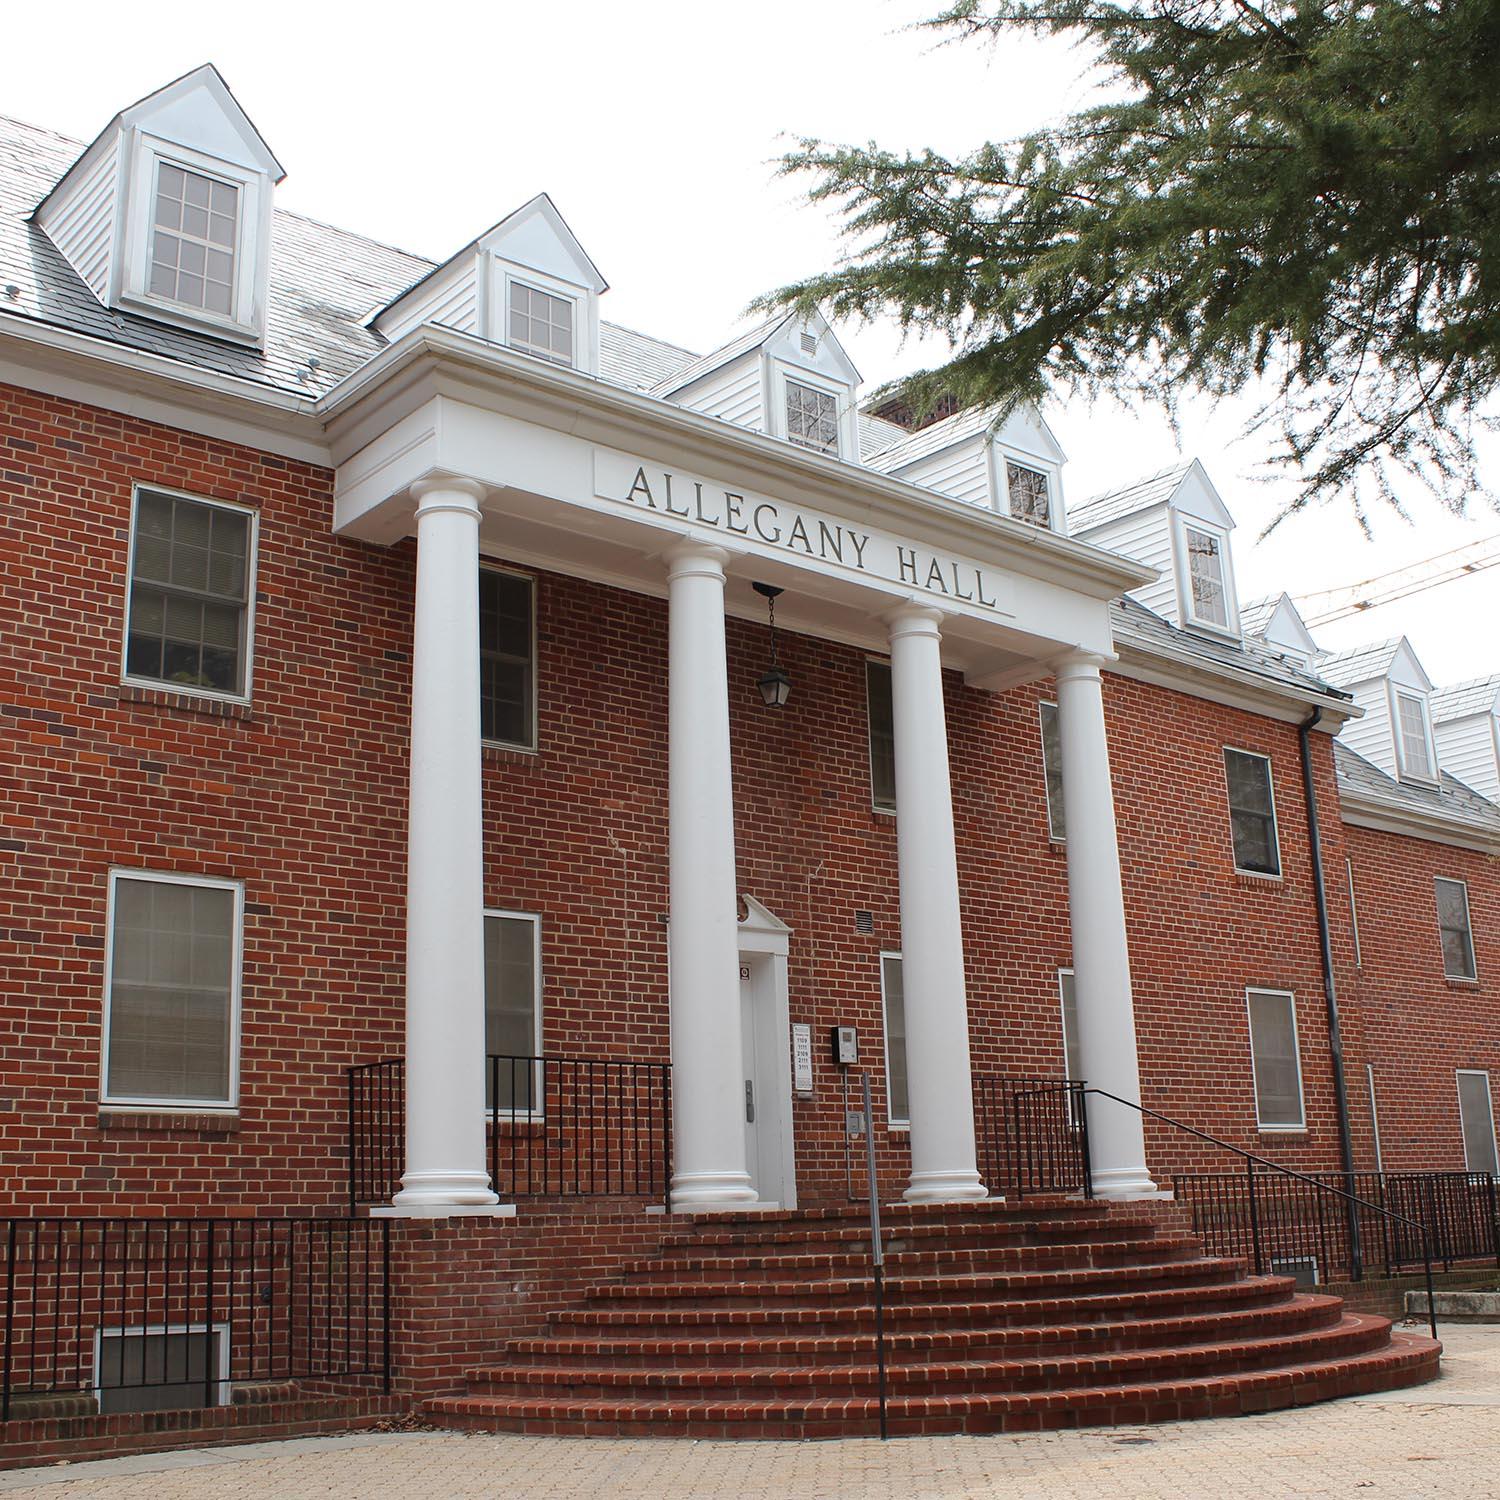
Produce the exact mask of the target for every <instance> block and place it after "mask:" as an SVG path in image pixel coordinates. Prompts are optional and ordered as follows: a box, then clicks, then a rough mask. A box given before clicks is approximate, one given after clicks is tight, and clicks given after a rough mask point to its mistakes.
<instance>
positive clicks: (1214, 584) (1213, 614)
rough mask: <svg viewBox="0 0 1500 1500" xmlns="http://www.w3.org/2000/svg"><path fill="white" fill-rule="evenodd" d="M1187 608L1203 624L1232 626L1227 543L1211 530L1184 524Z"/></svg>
mask: <svg viewBox="0 0 1500 1500" xmlns="http://www.w3.org/2000/svg"><path fill="white" fill-rule="evenodd" d="M1182 534H1183V543H1184V546H1185V548H1186V551H1187V572H1188V576H1187V593H1188V611H1189V613H1190V614H1191V616H1192V618H1193V619H1194V620H1195V621H1197V622H1198V623H1199V624H1201V625H1217V626H1218V627H1219V629H1220V630H1227V629H1228V628H1229V593H1228V589H1227V587H1226V585H1225V581H1224V543H1223V541H1222V540H1221V539H1220V538H1219V537H1218V536H1216V535H1215V534H1214V533H1213V532H1211V531H1204V530H1203V529H1202V528H1201V527H1198V526H1193V525H1190V524H1185V525H1184V526H1183V528H1182Z"/></svg>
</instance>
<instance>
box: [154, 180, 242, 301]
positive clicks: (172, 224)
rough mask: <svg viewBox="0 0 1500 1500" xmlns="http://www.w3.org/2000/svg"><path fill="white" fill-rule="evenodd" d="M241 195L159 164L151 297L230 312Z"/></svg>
mask: <svg viewBox="0 0 1500 1500" xmlns="http://www.w3.org/2000/svg"><path fill="white" fill-rule="evenodd" d="M239 207H240V190H239V188H238V187H235V186H234V185H233V184H231V183H227V182H219V181H217V180H216V179H214V178H212V177H205V176H204V175H203V174H202V173H201V172H192V171H189V170H188V169H187V168H186V167H179V166H174V165H173V164H172V163H171V162H169V161H159V162H158V163H157V170H156V211H155V215H154V218H153V221H152V222H153V227H152V232H151V279H150V283H149V289H150V293H151V295H152V296H153V297H166V298H169V299H170V300H171V301H173V302H180V303H182V304H183V305H184V306H186V307H192V308H201V309H204V310H206V311H208V312H211V313H217V314H219V315H220V316H221V317H225V318H227V317H230V316H231V315H232V313H233V310H234V260H235V246H236V245H237V243H238V240H239Z"/></svg>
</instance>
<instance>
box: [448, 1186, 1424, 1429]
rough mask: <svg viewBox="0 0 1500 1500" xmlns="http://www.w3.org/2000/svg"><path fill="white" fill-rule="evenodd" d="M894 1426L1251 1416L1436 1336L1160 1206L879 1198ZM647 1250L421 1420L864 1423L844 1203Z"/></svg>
mask: <svg viewBox="0 0 1500 1500" xmlns="http://www.w3.org/2000/svg"><path fill="white" fill-rule="evenodd" d="M886 1219H887V1233H886V1245H887V1248H888V1260H887V1275H886V1292H887V1306H886V1321H885V1327H886V1334H887V1340H886V1358H887V1376H888V1392H889V1396H890V1417H891V1426H892V1430H893V1431H897V1432H994V1431H1007V1430H1024V1429H1035V1428H1040V1427H1064V1426H1076V1425H1080V1424H1088V1423H1117V1422H1143V1421H1159V1420H1169V1419H1177V1418H1182V1417H1188V1416H1209V1415H1217V1414H1227V1413H1231V1412H1239V1411H1252V1410H1266V1409H1268V1408H1270V1407H1272V1406H1285V1405H1291V1404H1297V1403H1301V1402H1304V1401H1314V1400H1323V1399H1326V1398H1327V1397H1330V1396H1336V1395H1344V1394H1349V1393H1352V1392H1355V1391H1363V1390H1379V1389H1386V1388H1389V1387H1391V1386H1395V1385H1404V1384H1413V1383H1416V1382H1417V1381H1421V1380H1426V1379H1429V1378H1431V1376H1432V1375H1434V1374H1435V1373H1436V1370H1437V1358H1438V1353H1439V1347H1438V1345H1437V1344H1435V1343H1433V1342H1432V1341H1431V1340H1429V1339H1421V1338H1417V1337H1416V1336H1414V1335H1409V1334H1400V1335H1393V1334H1392V1332H1391V1325H1390V1321H1389V1319H1386V1318H1381V1317H1375V1316H1371V1315H1368V1314H1360V1313H1351V1312H1348V1311H1346V1310H1345V1308H1344V1305H1343V1303H1342V1302H1341V1301H1340V1299H1338V1298H1337V1297H1329V1296H1323V1295H1315V1296H1306V1295H1299V1294H1297V1292H1296V1288H1295V1286H1294V1284H1293V1282H1292V1281H1291V1280H1290V1278H1288V1277H1284V1276H1247V1275H1246V1274H1245V1268H1244V1266H1243V1265H1242V1264H1241V1263H1240V1262H1239V1261H1237V1260H1231V1259H1227V1258H1224V1257H1217V1256H1209V1255H1205V1254H1204V1253H1203V1250H1202V1246H1201V1244H1200V1243H1199V1242H1198V1241H1197V1240H1196V1239H1195V1238H1193V1237H1192V1236H1189V1235H1186V1234H1183V1233H1181V1232H1180V1230H1179V1229H1178V1228H1177V1225H1178V1224H1179V1223H1180V1222H1181V1221H1180V1218H1179V1217H1178V1216H1176V1215H1175V1214H1173V1213H1172V1212H1171V1211H1166V1212H1160V1213H1157V1212H1153V1211H1151V1210H1146V1209H1142V1208H1141V1207H1140V1206H1133V1207H1130V1208H1112V1207H1110V1206H1108V1205H1104V1204H1079V1203H1070V1202H1067V1201H1059V1200H1048V1201H1046V1202H1029V1203H1026V1204H1023V1205H1019V1206H1014V1205H1006V1204H1003V1203H992V1202H984V1203H977V1204H962V1205H954V1206H951V1207H948V1208H939V1207H935V1206H933V1205H927V1204H921V1205H905V1204H903V1205H896V1206H893V1207H892V1208H891V1209H890V1210H888V1211H887V1213H886ZM663 1227H664V1231H665V1232H664V1233H663V1236H662V1241H661V1246H660V1249H659V1251H658V1253H657V1254H656V1255H653V1256H649V1257H645V1258H642V1259H638V1260H636V1261H632V1262H630V1263H628V1265H627V1267H626V1269H625V1271H624V1273H623V1275H622V1276H621V1278H620V1279H619V1280H617V1281H613V1282H608V1283H601V1284H598V1285H594V1286H590V1287H587V1288H586V1289H585V1291H584V1302H583V1305H581V1306H575V1307H569V1308H564V1309H561V1310H559V1311H557V1312H555V1313H553V1314H552V1316H551V1318H550V1319H549V1324H550V1327H549V1330H548V1332H547V1333H545V1334H537V1335H534V1336H529V1337H525V1338H515V1339H511V1340H509V1341H507V1342H505V1343H504V1344H503V1345H501V1346H500V1348H499V1350H498V1352H497V1357H495V1358H493V1359H491V1360H488V1361H487V1362H486V1363H485V1364H483V1365H482V1366H479V1367H477V1368H475V1369H472V1370H470V1371H469V1372H468V1376H467V1390H466V1392H465V1393H464V1394H462V1395H456V1396H447V1397H442V1398H439V1399H436V1400H433V1401H430V1402H429V1403H427V1405H426V1411H427V1414H428V1415H429V1416H430V1417H431V1418H432V1419H433V1420H434V1421H436V1422H439V1423H440V1424H442V1425H445V1426H455V1427H467V1428H476V1429H487V1430H491V1431H524V1432H555V1433H575V1434H584V1435H587V1434H591V1433H610V1434H616V1435H632V1434H639V1435H649V1434H673V1435H680V1436H698V1437H833V1436H840V1435H844V1434H852V1433H867V1432H869V1431H870V1430H871V1429H872V1426H873V1425H874V1423H875V1420H876V1415H877V1402H876V1390H877V1383H876V1382H877V1374H876V1363H875V1340H874V1326H875V1310H874V1306H873V1304H872V1302H871V1290H872V1284H871V1279H870V1266H869V1257H868V1251H867V1248H866V1246H865V1245H864V1244H863V1243H862V1241H863V1238H864V1236H865V1235H866V1234H867V1233H868V1231H867V1229H866V1227H865V1225H864V1223H863V1220H862V1211H861V1210H859V1209H857V1208H856V1209H842V1208H840V1209H830V1210H822V1211H817V1212H814V1213H806V1214H797V1213H782V1212H772V1213H765V1214H741V1215H738V1216H735V1217H730V1218H721V1217H705V1218H701V1219H691V1220H688V1221H686V1223H685V1224H684V1222H683V1221H682V1220H674V1221H672V1223H671V1224H670V1226H667V1225H664V1226H663Z"/></svg>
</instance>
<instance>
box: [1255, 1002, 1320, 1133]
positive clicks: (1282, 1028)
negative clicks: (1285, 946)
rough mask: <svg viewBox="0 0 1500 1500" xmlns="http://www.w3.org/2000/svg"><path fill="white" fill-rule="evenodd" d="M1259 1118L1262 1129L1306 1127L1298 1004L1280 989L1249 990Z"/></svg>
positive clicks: (1256, 1106) (1257, 1115)
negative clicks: (1298, 1034)
mask: <svg viewBox="0 0 1500 1500" xmlns="http://www.w3.org/2000/svg"><path fill="white" fill-rule="evenodd" d="M1245 998H1246V1003H1247V1005H1248V1007H1249V1012H1250V1063H1251V1070H1252V1072H1253V1075H1254V1082H1255V1121H1256V1124H1257V1125H1258V1126H1259V1127H1260V1128H1261V1129H1262V1130H1303V1129H1305V1128H1306V1125H1307V1121H1306V1117H1305V1115H1304V1113H1303V1107H1302V1062H1301V1059H1300V1057H1299V1056H1298V1052H1297V1007H1296V1002H1295V1000H1294V999H1293V998H1292V996H1291V995H1289V994H1286V993H1284V992H1282V991H1279V990H1247V991H1246V996H1245Z"/></svg>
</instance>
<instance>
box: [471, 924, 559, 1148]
mask: <svg viewBox="0 0 1500 1500" xmlns="http://www.w3.org/2000/svg"><path fill="white" fill-rule="evenodd" d="M483 916H484V920H486V921H488V920H489V918H491V917H508V918H510V919H511V920H512V921H517V922H530V923H531V1021H532V1025H531V1031H532V1037H531V1050H532V1052H533V1053H534V1054H536V1055H537V1056H540V1055H541V1052H542V1030H543V1027H542V996H543V994H544V986H543V984H542V914H541V913H540V912H535V911H512V910H510V909H509V908H508V907H503V906H486V907H485V908H484V913H483ZM484 1050H485V1063H484V1066H485V1087H486V1088H488V1086H489V1066H490V1064H489V1046H488V1045H486V1046H485V1049H484ZM532 1092H533V1094H537V1093H538V1091H537V1090H536V1089H535V1088H533V1091H532ZM546 1102H547V1101H546V1098H545V1095H542V1096H541V1103H540V1104H539V1105H538V1107H537V1108H536V1109H533V1110H524V1109H497V1110H495V1112H494V1116H495V1118H496V1119H497V1120H522V1121H532V1122H535V1121H538V1120H543V1119H545V1118H546ZM484 1117H485V1119H486V1120H488V1119H489V1118H490V1107H489V1105H485V1109H484Z"/></svg>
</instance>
